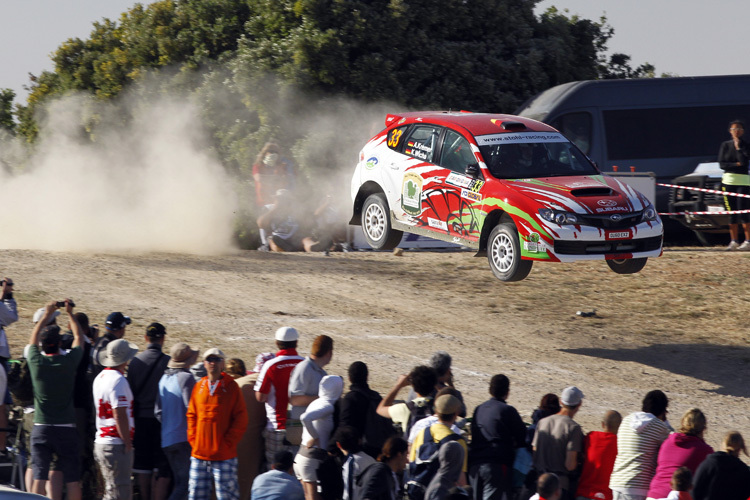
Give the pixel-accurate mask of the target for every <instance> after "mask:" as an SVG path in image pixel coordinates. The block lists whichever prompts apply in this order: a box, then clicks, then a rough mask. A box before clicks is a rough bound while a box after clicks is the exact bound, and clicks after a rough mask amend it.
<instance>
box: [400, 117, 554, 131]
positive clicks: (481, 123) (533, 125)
mask: <svg viewBox="0 0 750 500" xmlns="http://www.w3.org/2000/svg"><path fill="white" fill-rule="evenodd" d="M414 122H423V123H425V122H426V123H431V124H433V125H442V126H444V127H451V128H456V127H457V126H458V127H462V128H464V129H466V130H467V131H468V132H470V133H471V134H472V135H474V136H479V135H489V134H502V133H510V132H522V131H530V132H556V130H555V129H554V128H552V127H550V126H549V125H547V124H545V123H542V122H538V121H536V120H532V119H531V118H524V117H521V116H515V115H505V114H499V113H471V112H468V111H410V112H407V113H392V114H389V115H388V116H386V118H385V126H386V128H390V127H392V126H395V125H402V124H404V123H407V124H408V123H414ZM503 123H506V126H507V124H508V123H515V124H519V123H520V124H523V125H524V126H525V127H520V128H519V127H518V126H517V125H516V126H508V127H507V128H504V127H503Z"/></svg>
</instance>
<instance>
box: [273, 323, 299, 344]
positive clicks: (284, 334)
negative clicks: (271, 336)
mask: <svg viewBox="0 0 750 500" xmlns="http://www.w3.org/2000/svg"><path fill="white" fill-rule="evenodd" d="M275 337H276V340H279V341H281V342H293V341H295V340H298V339H299V333H297V330H295V329H294V328H292V327H291V326H282V327H281V328H279V329H278V330H276V335H275Z"/></svg>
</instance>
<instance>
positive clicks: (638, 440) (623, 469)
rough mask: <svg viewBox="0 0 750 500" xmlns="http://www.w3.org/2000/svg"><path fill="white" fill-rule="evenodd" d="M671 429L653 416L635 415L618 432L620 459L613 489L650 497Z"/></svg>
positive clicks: (618, 454)
mask: <svg viewBox="0 0 750 500" xmlns="http://www.w3.org/2000/svg"><path fill="white" fill-rule="evenodd" d="M670 431H671V428H670V427H669V424H667V423H666V422H664V421H662V420H659V419H658V418H656V417H655V416H654V415H652V414H650V413H645V412H642V411H639V412H636V413H631V414H630V415H628V416H627V417H625V418H624V419H623V420H622V424H620V429H619V430H618V431H617V458H616V459H615V468H614V470H613V471H612V476H611V477H610V480H609V487H610V489H612V491H617V492H619V493H623V494H626V495H643V496H646V495H647V494H648V488H649V486H650V484H651V478H653V476H654V473H655V472H656V459H657V457H658V456H659V448H660V447H661V443H662V442H663V441H664V440H665V439H667V436H669V433H670Z"/></svg>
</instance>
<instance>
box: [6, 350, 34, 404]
mask: <svg viewBox="0 0 750 500" xmlns="http://www.w3.org/2000/svg"><path fill="white" fill-rule="evenodd" d="M8 364H9V365H10V368H9V369H8V389H9V390H10V395H11V398H12V399H13V404H14V405H16V406H31V405H33V404H34V386H33V385H32V383H31V370H29V363H28V360H26V359H25V358H21V359H11V360H10V361H9V363H8Z"/></svg>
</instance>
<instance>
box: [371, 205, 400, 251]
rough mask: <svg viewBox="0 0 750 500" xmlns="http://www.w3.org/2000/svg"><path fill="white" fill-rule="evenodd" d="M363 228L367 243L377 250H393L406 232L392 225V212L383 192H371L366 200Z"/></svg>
mask: <svg viewBox="0 0 750 500" xmlns="http://www.w3.org/2000/svg"><path fill="white" fill-rule="evenodd" d="M362 229H363V230H364V233H365V239H366V240H367V243H368V244H369V245H370V246H371V247H372V248H374V249H375V250H393V249H394V248H396V247H397V246H398V244H399V243H400V242H401V237H402V236H403V234H404V233H403V232H402V231H398V230H396V229H393V228H392V227H391V214H390V211H389V210H388V202H387V201H386V199H385V195H384V194H383V193H375V194H371V195H370V196H368V197H367V199H366V200H365V204H364V205H363V206H362Z"/></svg>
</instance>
